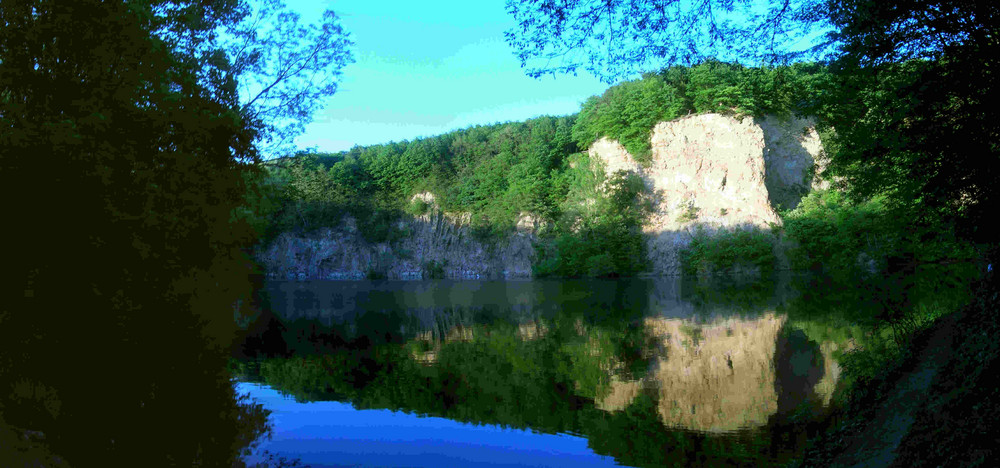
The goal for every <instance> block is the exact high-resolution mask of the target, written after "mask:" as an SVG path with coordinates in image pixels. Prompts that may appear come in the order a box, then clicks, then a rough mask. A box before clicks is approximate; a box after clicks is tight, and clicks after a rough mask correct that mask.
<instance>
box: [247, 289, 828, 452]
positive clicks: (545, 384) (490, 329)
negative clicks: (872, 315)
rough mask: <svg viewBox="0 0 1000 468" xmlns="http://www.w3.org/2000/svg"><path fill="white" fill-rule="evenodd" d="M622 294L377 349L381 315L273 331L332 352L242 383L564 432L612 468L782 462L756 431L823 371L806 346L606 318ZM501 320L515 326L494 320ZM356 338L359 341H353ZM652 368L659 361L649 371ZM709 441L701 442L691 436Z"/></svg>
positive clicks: (614, 313) (270, 366)
mask: <svg viewBox="0 0 1000 468" xmlns="http://www.w3.org/2000/svg"><path fill="white" fill-rule="evenodd" d="M568 290H569V292H570V293H571V294H572V293H573V291H574V289H573V287H569V288H568ZM624 291H625V290H624V289H621V290H619V292H620V293H621V294H611V295H604V296H601V295H595V296H597V297H601V299H599V300H584V299H581V298H577V300H576V304H577V305H578V306H579V308H575V307H574V308H569V307H567V308H565V309H563V310H562V311H560V312H559V313H557V314H555V316H553V317H534V318H533V319H531V320H530V321H525V317H526V316H525V315H524V314H508V313H505V312H504V311H502V310H496V309H489V310H483V311H479V310H465V311H447V312H441V314H440V316H439V317H438V318H437V319H436V320H434V321H433V323H435V324H437V325H439V326H441V327H442V328H441V329H440V330H436V331H431V330H428V331H425V332H423V333H419V334H415V335H414V336H402V335H395V337H394V338H392V339H382V340H381V341H378V342H376V341H377V336H378V335H380V334H384V333H386V332H387V331H389V330H392V329H395V330H399V322H393V321H392V320H388V319H387V317H388V316H387V315H386V314H385V313H384V312H383V313H373V314H372V317H374V319H364V318H360V320H358V322H357V323H358V324H359V325H358V326H357V327H356V330H355V331H354V333H357V334H358V335H357V336H355V337H353V338H347V337H346V335H345V333H346V332H345V331H343V330H341V331H338V330H339V329H338V328H337V327H336V326H331V327H327V328H326V329H325V330H324V329H320V328H318V322H315V321H313V322H310V321H303V320H293V321H285V322H283V325H281V326H282V327H287V328H288V330H287V331H285V332H284V336H286V337H290V338H291V337H294V338H295V339H305V340H318V341H323V340H326V341H325V342H327V343H332V342H334V341H335V340H340V341H339V343H340V345H338V346H336V347H329V346H328V347H325V348H323V349H322V350H321V351H316V350H315V348H313V350H312V351H309V354H308V355H304V356H297V357H293V358H290V359H264V360H262V361H259V364H257V366H258V368H256V369H254V368H253V365H254V364H252V362H253V361H252V362H251V364H246V366H247V368H246V369H245V375H247V376H249V377H251V378H254V379H260V380H263V381H265V382H266V383H268V384H270V385H272V386H274V387H276V388H278V389H280V390H282V391H285V392H288V393H291V394H293V395H295V396H296V398H298V399H302V400H316V399H336V400H346V401H351V402H352V403H353V404H354V405H355V406H356V407H358V408H387V409H393V410H404V411H409V412H416V413H420V414H428V415H434V416H439V417H446V418H449V419H453V420H458V421H464V422H471V423H475V424H499V425H503V426H507V427H514V428H524V429H532V430H536V431H543V432H573V433H578V434H582V435H585V436H587V437H588V438H589V439H590V443H591V446H592V447H593V448H594V449H595V450H597V451H598V452H599V453H603V454H608V455H613V456H615V457H616V458H617V459H618V460H619V461H620V462H622V463H626V464H636V465H641V466H663V465H684V464H687V463H697V464H706V463H707V464H722V465H725V464H727V463H728V464H734V465H738V464H773V463H777V461H776V460H779V459H783V458H782V457H787V456H790V455H789V454H791V453H794V452H795V450H796V447H798V445H795V444H797V443H798V442H799V441H798V440H797V439H796V440H795V441H792V442H790V443H791V444H792V445H789V446H788V447H785V449H783V450H781V451H780V452H775V453H774V454H770V453H769V452H768V445H767V444H768V438H769V437H771V436H770V435H769V432H770V431H772V430H773V427H776V425H777V424H779V423H780V424H784V419H783V418H774V417H773V416H774V414H775V413H776V411H778V410H779V409H781V408H783V407H785V406H789V405H790V406H796V405H797V404H798V400H797V399H796V397H788V396H787V395H785V399H782V398H783V397H782V395H781V394H780V392H779V391H777V390H779V389H777V388H776V386H775V384H776V382H777V383H779V384H782V385H783V386H784V387H790V386H791V384H792V383H798V384H801V385H798V387H802V389H805V393H806V394H810V393H811V389H812V387H811V386H814V385H815V384H816V380H817V379H816V377H817V375H818V374H817V373H818V372H822V369H823V367H818V366H819V364H818V363H819V361H818V359H819V357H818V355H817V354H816V350H815V349H814V348H815V343H812V342H811V341H810V340H809V339H807V338H805V336H804V335H802V334H801V332H791V333H790V334H789V335H788V336H786V337H784V338H782V336H783V335H781V333H780V331H781V329H782V327H783V324H784V323H785V321H784V318H783V317H778V316H775V315H774V314H764V315H762V316H761V317H760V318H757V319H749V320H748V319H736V318H731V319H728V320H719V321H715V322H710V323H699V322H686V321H682V320H669V319H661V318H647V319H646V320H645V321H644V322H639V321H638V317H637V316H636V315H635V314H633V313H632V312H630V311H628V309H627V308H626V309H625V310H621V309H618V310H616V309H614V304H622V303H625V302H626V300H625V299H624V298H623V296H626V295H628V294H627V293H625V292H624ZM629 292H631V291H629ZM640 296H641V297H648V295H647V294H641V295H640ZM581 304H582V305H581ZM511 316H514V317H519V318H520V321H519V320H510V319H505V318H504V317H511ZM380 324H381V325H380ZM298 329H301V330H305V333H303V334H300V333H299V331H298ZM364 330H367V331H364ZM365 333H367V334H369V335H371V336H370V337H369V338H365V339H362V338H361V337H360V335H363V334H365ZM324 334H327V335H330V336H339V337H340V338H331V337H330V336H326V335H324ZM668 335H669V336H668ZM803 340H804V341H803ZM399 343H404V344H402V345H400V344H399ZM658 344H659V345H660V346H657V345H658ZM776 347H778V348H781V349H780V350H776ZM786 348H787V349H786ZM800 348H801V349H800ZM302 349H306V348H302ZM788 350H791V351H792V352H786V351H788ZM798 350H805V351H807V353H806V354H808V355H809V357H810V358H811V359H809V363H808V365H807V366H806V367H807V368H806V376H805V377H801V376H799V377H797V376H796V371H797V370H798V368H797V367H796V368H794V369H793V368H791V367H789V366H790V365H791V364H789V365H785V363H782V362H779V363H778V364H777V366H776V365H775V359H778V360H779V361H782V360H786V358H788V355H790V354H794V351H798ZM658 352H659V354H657V353H658ZM809 353H812V354H809ZM654 355H658V356H659V357H660V358H664V359H662V362H660V365H659V366H658V367H655V368H653V370H650V369H649V363H650V358H651V357H652V356H654ZM428 356H432V357H428ZM727 358H728V361H727ZM684 368H689V371H690V372H688V373H687V374H685V373H684ZM814 374H816V375H814ZM803 379H804V380H803ZM633 383H635V384H636V385H633V386H632V387H629V388H628V389H625V390H627V391H622V392H620V393H621V394H620V395H617V404H615V403H613V402H611V400H615V399H616V396H615V393H614V392H616V391H617V390H621V388H619V387H622V388H624V387H625V386H628V385H629V384H633ZM653 384H655V385H653ZM807 387H808V388H807ZM757 388H760V389H761V390H760V391H757V390H756V389H757ZM685 399H686V400H685ZM675 400H677V401H680V400H684V404H683V405H682V406H685V408H687V409H688V411H687V413H686V414H685V415H681V416H682V417H676V418H673V419H670V417H673V415H672V413H670V412H669V411H667V410H668V409H669V408H667V407H669V406H671V405H673V403H674V401H675ZM765 400H766V401H765ZM789 402H790V403H789ZM692 404H694V405H695V406H696V411H695V414H691V411H690V408H691V405H692ZM665 405H666V406H665ZM755 405H756V406H755ZM598 407H600V409H598ZM665 408H666V409H665ZM720 411H721V413H723V414H722V415H721V416H720V415H719V414H718V413H719V412H720ZM706 418H707V419H706ZM703 420H704V421H703ZM699 421H700V422H699ZM665 423H666V424H665ZM748 425H754V426H757V429H755V430H747V429H746V426H748ZM712 428H714V429H715V430H716V432H714V433H712V434H710V435H709V434H706V433H705V432H696V431H694V430H692V429H697V430H701V431H705V430H709V429H712ZM786 429H788V430H794V428H786ZM793 442H794V443H793Z"/></svg>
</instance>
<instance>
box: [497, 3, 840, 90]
mask: <svg viewBox="0 0 1000 468" xmlns="http://www.w3.org/2000/svg"><path fill="white" fill-rule="evenodd" d="M507 11H508V12H509V13H510V14H511V15H512V16H513V17H514V20H515V21H517V23H518V25H517V27H515V28H513V29H511V30H509V31H507V32H506V33H505V34H506V37H507V42H508V43H509V44H510V45H511V46H512V47H513V48H514V49H515V50H516V51H517V56H518V58H519V59H520V60H521V66H522V67H526V66H527V65H528V63H529V62H531V63H536V61H541V63H542V64H541V66H534V67H531V68H528V71H527V73H528V75H529V76H532V77H535V78H537V77H539V76H542V75H546V74H555V73H573V74H575V73H576V72H577V70H578V69H580V68H583V69H584V70H586V71H588V72H590V73H592V74H594V75H595V76H598V77H600V78H601V79H603V80H604V81H606V82H608V83H612V82H614V81H616V80H617V79H619V78H623V77H626V76H630V75H632V74H633V73H635V72H637V71H645V70H648V69H659V68H663V67H666V66H670V65H675V64H683V65H692V64H695V63H698V62H701V61H704V60H705V59H708V58H718V57H720V56H723V55H726V54H730V53H731V51H734V50H735V51H739V52H740V55H739V56H737V57H728V59H736V58H741V59H745V60H749V61H766V62H781V61H786V60H789V59H791V58H797V57H798V58H800V57H809V56H815V55H817V54H819V53H820V52H822V51H823V50H825V49H826V48H827V46H828V45H829V44H828V43H826V42H822V41H821V42H819V43H816V44H815V45H812V46H805V47H803V46H800V45H799V44H797V43H796V42H797V41H798V40H800V39H809V36H810V35H811V34H815V32H816V31H818V30H821V29H822V28H823V27H824V26H825V22H826V16H825V15H824V11H825V7H824V2H823V1H822V0H782V1H779V2H759V1H752V0H698V1H682V0H585V1H579V0H530V1H526V2H522V1H515V0H508V1H507Z"/></svg>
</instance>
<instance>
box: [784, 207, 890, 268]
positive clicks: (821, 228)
mask: <svg viewBox="0 0 1000 468" xmlns="http://www.w3.org/2000/svg"><path fill="white" fill-rule="evenodd" d="M784 221H785V226H784V227H785V232H787V233H788V236H789V238H790V239H791V240H792V241H794V244H796V245H795V246H794V247H793V248H792V249H791V250H790V251H789V261H790V262H791V266H792V268H793V269H797V270H807V269H808V270H821V271H825V272H828V273H835V274H839V273H845V274H851V275H853V273H852V272H855V271H857V270H858V269H860V268H868V267H871V266H874V267H875V269H876V270H882V269H884V267H885V262H886V257H887V256H888V255H889V254H890V252H892V251H893V250H894V249H895V248H896V246H897V244H898V241H899V239H898V235H897V233H898V230H897V228H896V227H895V225H896V224H897V223H896V222H895V221H894V220H893V219H892V217H891V216H890V215H889V213H888V210H887V209H886V207H885V205H884V203H883V201H882V199H880V198H876V199H872V200H869V201H866V202H863V203H850V202H849V201H848V200H847V199H846V197H845V196H844V195H843V194H841V193H840V192H838V191H836V190H819V191H815V192H812V193H810V194H809V195H806V196H805V197H804V198H802V201H801V202H800V203H799V206H798V207H796V208H795V210H793V211H791V212H789V213H788V214H786V215H785V219H784ZM865 263H868V265H865Z"/></svg>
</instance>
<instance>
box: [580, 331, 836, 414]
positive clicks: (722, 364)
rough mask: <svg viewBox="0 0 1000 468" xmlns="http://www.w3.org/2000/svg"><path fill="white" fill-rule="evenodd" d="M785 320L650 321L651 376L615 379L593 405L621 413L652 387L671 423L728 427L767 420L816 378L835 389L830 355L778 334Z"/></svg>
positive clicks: (802, 396) (794, 403)
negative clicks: (653, 353)
mask: <svg viewBox="0 0 1000 468" xmlns="http://www.w3.org/2000/svg"><path fill="white" fill-rule="evenodd" d="M784 324H785V317H784V316H776V315H774V314H767V315H764V316H762V317H760V318H757V319H751V320H741V319H738V318H730V319H724V320H717V321H714V322H712V323H710V324H699V323H696V322H692V321H687V320H681V319H667V318H662V317H654V318H648V319H646V322H645V328H646V331H647V333H648V334H650V335H651V336H652V337H653V338H654V339H655V341H656V343H657V346H658V347H659V350H658V352H657V356H656V357H654V359H653V361H652V366H651V369H650V372H649V374H648V375H647V377H646V379H645V380H644V381H621V380H617V379H612V380H611V385H610V388H609V390H608V392H606V394H605V395H604V397H603V398H601V399H599V401H597V402H596V403H597V406H598V407H599V408H601V409H604V410H607V411H616V410H621V409H624V408H625V407H627V406H628V405H629V404H630V403H631V402H632V400H633V399H634V398H635V397H636V396H637V395H639V394H640V393H641V392H642V391H643V389H651V391H654V392H655V393H656V394H658V400H659V402H658V406H657V411H658V413H659V416H660V419H661V420H662V421H663V423H664V424H665V425H668V426H674V427H684V428H688V429H693V430H698V431H707V432H726V431H735V430H737V429H741V428H747V427H755V426H761V425H764V424H765V423H767V421H768V419H769V418H770V417H771V415H773V414H775V413H785V412H787V411H790V410H792V409H795V408H796V407H798V405H799V404H801V403H803V402H805V401H806V400H807V399H808V398H810V397H812V395H814V391H815V390H819V386H818V385H817V384H818V383H820V382H824V383H826V385H827V386H830V387H831V388H832V385H833V382H835V379H836V373H837V372H836V370H834V369H832V368H831V364H830V361H831V360H830V359H828V356H826V355H825V354H828V353H824V354H822V355H821V354H820V349H819V347H818V346H816V344H815V343H814V342H812V341H809V340H808V338H806V337H805V335H804V334H802V332H801V331H796V330H786V331H784V332H783V327H784ZM830 374H834V375H830ZM821 377H822V380H821ZM820 397H821V398H822V399H823V400H824V402H828V401H829V396H828V394H821V395H820Z"/></svg>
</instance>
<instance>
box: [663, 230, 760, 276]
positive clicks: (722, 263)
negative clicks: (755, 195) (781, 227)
mask: <svg viewBox="0 0 1000 468" xmlns="http://www.w3.org/2000/svg"><path fill="white" fill-rule="evenodd" d="M773 245H774V236H773V235H772V234H770V233H768V232H765V231H762V230H758V229H734V230H732V231H726V230H720V231H718V232H716V233H715V234H711V235H710V234H708V233H707V232H705V231H704V230H703V229H699V230H698V231H697V232H696V233H695V234H694V236H693V238H692V239H691V243H690V244H688V246H687V247H686V248H684V249H682V250H681V251H680V258H681V268H682V269H683V271H684V273H685V274H704V273H708V274H711V273H715V272H730V271H733V270H734V269H736V268H739V267H741V266H742V267H756V268H757V269H759V271H760V273H761V274H770V273H771V272H773V271H774V262H775V257H774V250H773Z"/></svg>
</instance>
